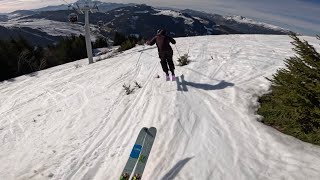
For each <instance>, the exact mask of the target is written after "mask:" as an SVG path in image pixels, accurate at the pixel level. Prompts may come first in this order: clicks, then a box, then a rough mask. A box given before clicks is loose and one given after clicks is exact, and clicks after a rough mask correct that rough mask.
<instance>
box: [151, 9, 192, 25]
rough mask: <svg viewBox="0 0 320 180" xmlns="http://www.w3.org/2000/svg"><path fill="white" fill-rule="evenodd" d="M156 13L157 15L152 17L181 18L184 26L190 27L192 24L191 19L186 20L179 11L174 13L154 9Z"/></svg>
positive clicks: (172, 11)
mask: <svg viewBox="0 0 320 180" xmlns="http://www.w3.org/2000/svg"><path fill="white" fill-rule="evenodd" d="M154 10H156V11H158V13H156V14H153V15H164V16H172V17H174V18H183V19H184V22H185V24H188V25H192V24H193V22H194V21H193V19H191V18H188V17H186V16H184V15H183V14H182V13H181V12H179V11H174V10H160V9H154Z"/></svg>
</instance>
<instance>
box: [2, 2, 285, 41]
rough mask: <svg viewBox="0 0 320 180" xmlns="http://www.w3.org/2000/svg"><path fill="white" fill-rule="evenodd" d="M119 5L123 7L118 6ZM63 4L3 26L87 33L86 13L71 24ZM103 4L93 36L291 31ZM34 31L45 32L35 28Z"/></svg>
mask: <svg viewBox="0 0 320 180" xmlns="http://www.w3.org/2000/svg"><path fill="white" fill-rule="evenodd" d="M108 5H109V6H108ZM101 6H102V5H101ZM118 6H122V7H120V8H116V7H118ZM63 7H64V6H61V7H60V6H55V7H50V8H49V7H48V8H44V9H38V10H34V11H26V10H24V11H15V12H12V13H10V14H8V15H4V16H1V17H0V26H3V27H5V28H7V29H8V30H11V29H17V28H21V27H23V28H31V29H34V30H37V31H42V32H44V33H46V34H47V35H46V36H45V38H47V39H48V38H50V39H54V38H52V36H59V38H61V37H63V36H69V35H70V34H84V28H83V23H84V16H83V15H79V23H76V24H71V23H69V22H68V15H69V14H70V13H72V12H74V11H70V10H66V9H65V10H55V9H61V8H63ZM99 7H100V6H99ZM102 7H105V8H104V9H107V7H109V10H108V11H106V12H104V11H102V10H101V12H99V13H95V14H91V15H90V23H91V25H92V26H91V28H92V30H93V31H94V32H93V33H92V36H93V39H94V37H96V36H101V35H103V36H105V37H107V38H109V39H111V38H113V37H114V33H115V32H122V33H125V34H135V35H142V36H144V37H145V38H150V37H152V36H153V35H154V34H155V31H156V30H157V29H159V28H160V27H166V28H167V29H169V30H170V32H171V35H172V36H175V37H185V36H197V35H221V34H289V31H288V30H284V29H282V28H278V27H275V26H272V25H267V24H265V23H259V22H254V21H252V20H249V19H247V18H242V19H239V18H237V16H235V17H223V16H220V15H213V14H206V13H202V12H198V11H192V10H182V11H179V10H169V9H163V8H161V9H160V8H159V9H158V8H154V7H151V6H146V5H133V4H127V5H126V4H116V5H113V4H108V3H107V4H105V5H104V6H102ZM114 8H116V9H114ZM100 9H101V7H100ZM44 10H47V11H44ZM49 10H50V11H49ZM1 21H2V22H1ZM99 21H103V22H104V26H103V27H101V28H98V27H97V23H98V22H99ZM32 34H35V35H38V36H44V35H43V34H41V35H39V34H37V33H34V32H32ZM0 38H1V39H3V38H8V36H7V35H6V34H1V33H0ZM32 42H37V41H32Z"/></svg>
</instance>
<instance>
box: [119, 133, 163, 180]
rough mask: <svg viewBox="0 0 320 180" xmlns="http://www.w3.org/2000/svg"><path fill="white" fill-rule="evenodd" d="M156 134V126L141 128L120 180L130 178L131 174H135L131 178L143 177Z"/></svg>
mask: <svg viewBox="0 0 320 180" xmlns="http://www.w3.org/2000/svg"><path fill="white" fill-rule="evenodd" d="M156 134H157V129H156V128H155V127H151V128H146V127H144V128H142V129H141V130H140V133H139V135H138V137H137V140H136V142H135V144H134V146H133V148H132V151H131V153H130V156H129V159H128V161H127V164H126V165H125V167H124V169H123V171H122V174H121V177H120V180H129V178H130V176H131V174H133V176H132V179H131V180H139V179H141V177H142V174H143V171H144V168H145V166H146V163H147V160H148V157H149V154H150V151H151V148H152V145H153V142H154V140H155V137H156Z"/></svg>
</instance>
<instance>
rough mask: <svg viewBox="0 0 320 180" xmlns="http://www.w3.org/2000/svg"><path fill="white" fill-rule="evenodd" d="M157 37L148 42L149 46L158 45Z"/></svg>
mask: <svg viewBox="0 0 320 180" xmlns="http://www.w3.org/2000/svg"><path fill="white" fill-rule="evenodd" d="M156 39H157V36H155V37H153V38H152V39H151V40H150V41H147V44H148V45H150V46H152V45H154V44H155V43H156Z"/></svg>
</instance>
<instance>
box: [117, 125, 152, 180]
mask: <svg viewBox="0 0 320 180" xmlns="http://www.w3.org/2000/svg"><path fill="white" fill-rule="evenodd" d="M147 131H148V128H146V127H144V128H142V129H141V131H140V133H139V135H138V137H137V140H136V142H135V143H134V146H133V148H132V151H131V153H130V156H129V159H128V161H127V164H126V165H125V167H124V169H123V171H122V174H121V176H120V180H128V179H129V178H130V175H131V173H132V171H133V169H134V166H135V165H136V163H137V160H138V158H139V156H140V152H141V150H142V145H143V141H144V139H145V137H146V134H147Z"/></svg>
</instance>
